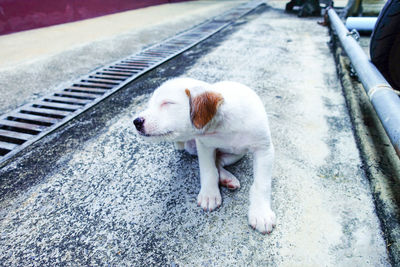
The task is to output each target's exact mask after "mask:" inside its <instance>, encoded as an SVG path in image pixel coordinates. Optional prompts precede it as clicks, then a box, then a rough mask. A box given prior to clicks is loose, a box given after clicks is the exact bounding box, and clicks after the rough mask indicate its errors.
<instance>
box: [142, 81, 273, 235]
mask: <svg viewBox="0 0 400 267" xmlns="http://www.w3.org/2000/svg"><path fill="white" fill-rule="evenodd" d="M134 124H135V127H136V129H137V131H138V133H139V134H140V135H141V136H143V137H144V138H145V139H149V140H158V141H161V140H166V141H173V142H175V146H176V147H177V148H178V149H186V150H187V151H188V152H189V153H191V154H196V153H197V155H198V158H199V164H200V183H201V189H200V193H199V195H198V197H197V203H198V205H199V206H201V207H202V208H203V209H204V210H209V211H212V210H214V209H216V208H218V207H219V206H220V205H221V194H220V190H219V187H218V184H219V183H220V184H221V185H223V186H226V187H228V188H230V189H236V188H239V187H240V183H239V181H238V179H236V177H235V176H233V174H231V173H230V172H228V171H227V170H225V169H224V166H227V165H230V164H233V163H235V162H236V161H238V160H239V159H240V158H242V157H243V155H244V154H245V153H247V152H252V153H253V156H254V164H253V165H254V166H253V168H254V182H253V184H252V186H251V188H250V207H249V214H248V217H249V223H250V225H251V226H252V227H253V228H255V229H257V230H258V231H260V232H262V233H264V234H265V233H270V232H271V231H272V228H273V227H274V226H275V213H274V212H273V211H272V209H271V173H272V165H273V160H274V148H273V145H272V142H271V136H270V131H269V127H268V118H267V114H266V112H265V110H264V106H263V103H262V102H261V100H260V98H259V97H258V96H257V95H256V93H255V92H254V91H253V90H251V89H250V88H248V87H247V86H244V85H242V84H239V83H235V82H227V81H226V82H219V83H215V84H208V83H205V82H202V81H198V80H194V79H190V78H177V79H173V80H170V81H167V82H165V83H164V84H162V85H161V86H160V87H159V88H157V89H156V90H155V91H154V94H153V96H152V97H151V99H150V101H149V104H148V108H147V109H146V110H145V111H143V112H142V113H140V114H139V115H138V117H137V118H136V119H135V120H134Z"/></svg>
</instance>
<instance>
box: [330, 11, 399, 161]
mask: <svg viewBox="0 0 400 267" xmlns="http://www.w3.org/2000/svg"><path fill="white" fill-rule="evenodd" d="M328 16H329V20H330V22H331V27H332V28H333V29H334V30H335V31H336V34H337V36H338V37H339V40H340V43H341V44H342V47H343V49H344V51H346V53H347V55H348V56H349V58H350V61H351V64H352V65H353V67H354V69H355V71H356V72H357V75H358V78H359V79H360V81H361V83H362V84H363V86H364V89H365V91H366V92H367V94H368V96H369V99H370V101H371V103H372V105H373V106H374V108H375V111H376V113H377V115H378V117H379V119H380V121H381V122H382V125H383V127H384V128H385V130H386V133H387V135H388V136H389V139H390V141H391V142H392V144H393V146H394V148H395V150H396V152H397V155H398V156H399V157H400V98H399V96H398V95H397V94H396V93H395V92H394V90H393V88H392V87H391V86H390V84H389V83H388V82H387V81H386V80H385V78H384V77H383V75H382V74H381V73H380V72H379V71H378V69H377V68H376V67H375V65H374V64H372V62H371V61H369V59H368V57H367V55H366V54H365V53H364V51H363V49H362V48H361V47H360V46H359V44H358V42H357V41H356V40H355V39H354V38H353V37H352V34H351V33H350V32H349V31H348V30H347V29H346V27H345V26H344V24H343V22H342V21H341V20H340V18H339V16H338V15H337V14H336V12H335V10H334V9H333V8H329V10H328Z"/></svg>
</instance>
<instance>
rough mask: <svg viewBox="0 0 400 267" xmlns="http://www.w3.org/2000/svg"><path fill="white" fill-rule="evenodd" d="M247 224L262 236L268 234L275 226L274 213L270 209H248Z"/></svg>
mask: <svg viewBox="0 0 400 267" xmlns="http://www.w3.org/2000/svg"><path fill="white" fill-rule="evenodd" d="M249 224H250V225H251V227H253V229H256V230H257V231H259V232H261V233H262V234H266V233H268V234H270V233H271V232H272V229H273V228H274V227H275V225H276V216H275V213H274V212H273V211H272V210H271V209H270V208H265V209H263V208H250V210H249Z"/></svg>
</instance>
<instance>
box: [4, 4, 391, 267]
mask: <svg viewBox="0 0 400 267" xmlns="http://www.w3.org/2000/svg"><path fill="white" fill-rule="evenodd" d="M278 6H279V5H278ZM316 21H317V19H314V18H307V19H299V18H298V17H297V16H295V15H289V14H285V13H284V12H283V10H282V9H281V8H271V7H268V6H267V7H262V8H259V9H258V10H257V11H256V12H253V13H252V14H251V15H248V16H246V17H245V18H244V19H241V20H240V21H238V22H237V23H235V24H234V25H232V26H231V27H228V28H227V29H225V30H223V31H222V32H220V33H218V34H217V35H215V36H214V37H212V38H210V39H208V40H206V41H205V42H203V43H201V44H200V45H197V46H196V47H194V48H193V49H191V50H190V51H187V52H186V53H184V54H183V55H181V56H179V57H177V58H175V59H173V60H171V61H169V62H167V63H166V64H163V65H162V66H161V67H160V68H158V69H156V70H154V71H152V72H150V73H148V74H146V75H144V76H142V77H141V78H139V80H138V81H137V82H136V83H134V84H132V85H130V86H128V87H127V88H126V89H125V90H123V91H121V92H119V93H117V94H116V95H114V96H113V97H111V98H109V99H107V100H106V101H105V102H103V103H102V104H100V105H98V106H96V107H95V108H93V109H92V110H90V111H89V112H87V113H86V114H83V115H81V116H80V117H79V118H77V119H76V120H74V121H72V122H70V123H69V124H68V125H67V126H65V127H63V128H62V129H61V130H60V131H58V132H56V133H54V134H52V135H50V136H48V137H46V138H44V139H43V140H41V141H40V142H38V143H37V144H36V145H35V146H34V147H32V148H30V149H28V150H27V151H26V153H25V154H24V155H23V156H22V157H20V158H18V159H16V160H15V162H13V163H11V164H10V165H8V166H6V167H4V168H2V169H1V170H0V175H1V177H2V181H1V190H2V194H1V196H2V197H1V199H0V218H1V219H0V223H1V229H2V230H1V231H2V232H1V237H0V263H1V264H2V265H40V266H42V265H68V264H72V265H118V266H121V265H122V266H123V265H134V266H144V265H146V266H148V265H160V266H165V265H170V266H320V265H324V266H353V265H354V266H366V265H367V266H389V265H390V261H389V257H388V254H387V251H386V244H385V240H384V238H383V235H382V231H381V228H380V223H379V220H378V217H377V215H376V212H375V206H374V202H373V196H372V193H371V189H370V186H369V182H368V179H367V177H366V174H365V172H364V169H363V165H362V161H361V159H360V154H359V151H358V149H357V145H356V140H355V137H354V136H353V131H352V125H351V121H350V117H349V114H348V111H347V107H346V103H345V99H344V97H343V95H342V89H341V86H340V82H339V80H338V78H337V75H336V69H335V63H334V59H333V56H332V54H331V52H330V50H329V47H328V44H327V42H328V41H329V35H328V31H327V29H326V28H322V27H319V26H318V25H317V24H316ZM179 76H189V77H193V78H197V79H201V80H205V81H208V82H215V81H220V80H235V81H238V82H242V83H244V84H246V85H248V86H250V87H251V88H253V89H254V90H255V91H256V92H257V93H258V94H259V95H260V96H261V99H262V101H263V103H264V105H265V108H266V110H267V113H268V114H269V116H270V126H271V132H272V138H273V142H274V145H275V148H276V163H275V170H274V174H273V194H272V199H273V208H274V209H275V211H276V214H277V221H278V222H277V226H276V228H275V230H274V231H273V232H272V234H271V235H266V236H264V235H261V234H259V233H257V232H255V231H253V230H252V229H251V228H250V227H249V226H248V225H247V209H248V193H249V187H250V185H251V182H252V159H251V156H250V155H247V156H246V157H245V158H244V159H242V160H241V161H239V162H238V163H237V164H235V165H233V166H231V167H229V168H228V169H229V170H230V171H231V172H232V173H233V174H235V176H237V177H238V178H239V179H240V182H241V188H240V190H237V191H229V190H226V189H225V188H222V198H223V204H222V207H221V208H219V209H218V210H217V211H215V212H211V213H205V212H203V211H202V210H201V209H200V208H198V207H197V205H196V202H195V198H196V196H197V193H198V191H199V170H198V162H197V159H196V158H194V157H191V156H189V155H187V154H185V153H183V152H179V151H175V150H174V148H173V145H172V144H169V143H161V144H151V143H150V144H148V143H143V141H142V140H140V139H139V138H137V137H136V136H135V134H134V129H133V125H132V114H134V113H136V112H137V111H139V110H141V109H143V107H144V105H145V104H146V101H147V100H148V99H149V97H150V95H151V92H152V91H153V90H154V89H155V88H156V87H157V86H158V85H159V84H160V83H162V82H163V81H165V80H167V79H170V78H173V77H179Z"/></svg>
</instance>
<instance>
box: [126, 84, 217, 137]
mask: <svg viewBox="0 0 400 267" xmlns="http://www.w3.org/2000/svg"><path fill="white" fill-rule="evenodd" d="M187 81H190V83H189V84H187V83H185V79H176V80H171V81H168V82H166V83H164V84H163V85H161V86H160V87H159V88H157V89H156V90H155V91H154V94H153V96H152V97H151V98H150V101H149V103H148V107H147V109H146V110H144V111H143V112H141V113H140V114H139V115H138V116H137V118H135V120H134V121H133V123H134V125H135V127H136V130H137V131H138V133H139V134H140V135H141V136H144V137H147V138H149V139H152V140H168V141H187V140H190V139H193V137H194V135H196V134H201V133H202V132H204V131H205V130H206V129H207V128H209V127H208V126H209V125H210V123H211V121H212V120H213V119H214V118H215V117H216V114H217V111H218V109H219V107H220V105H221V104H222V103H223V98H222V96H221V95H220V94H218V93H215V92H211V91H210V90H208V89H209V85H208V84H206V83H201V82H200V83H199V84H195V85H193V81H192V80H187Z"/></svg>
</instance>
